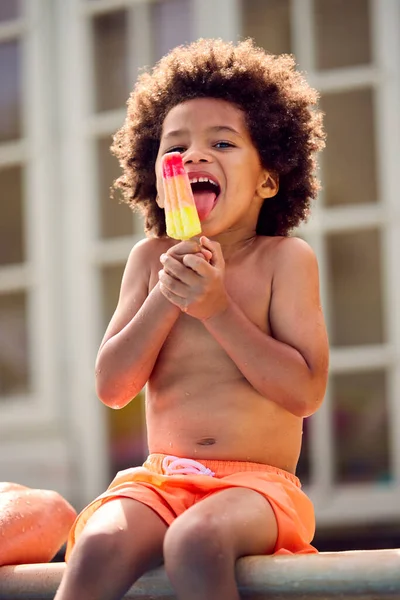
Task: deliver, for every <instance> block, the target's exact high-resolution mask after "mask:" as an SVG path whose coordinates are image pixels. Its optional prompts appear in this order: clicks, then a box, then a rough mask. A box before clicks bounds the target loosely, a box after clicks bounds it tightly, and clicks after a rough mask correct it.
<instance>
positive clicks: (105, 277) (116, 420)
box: [101, 265, 147, 477]
mask: <svg viewBox="0 0 400 600" xmlns="http://www.w3.org/2000/svg"><path fill="white" fill-rule="evenodd" d="M123 272H124V266H123V265H117V266H107V267H103V269H102V274H101V275H102V300H103V322H104V326H103V329H104V330H105V328H106V327H107V325H108V323H109V321H110V319H111V317H112V315H113V313H114V311H115V309H116V306H117V302H118V297H119V290H120V286H121V279H122V275H123ZM101 335H103V332H102V334H101ZM143 401H144V397H143V394H139V395H138V396H137V398H136V399H135V400H134V401H133V402H131V403H130V404H128V405H127V406H126V407H125V408H123V409H121V410H110V411H108V412H107V427H108V439H109V448H110V459H111V460H110V463H111V473H110V477H114V476H115V473H116V472H117V471H121V470H123V469H127V468H128V467H132V466H136V465H140V464H142V463H143V462H144V460H145V458H146V454H147V447H146V443H147V442H146V429H145V425H144V413H143V410H144V408H143Z"/></svg>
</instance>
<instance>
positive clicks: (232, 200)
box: [156, 98, 278, 236]
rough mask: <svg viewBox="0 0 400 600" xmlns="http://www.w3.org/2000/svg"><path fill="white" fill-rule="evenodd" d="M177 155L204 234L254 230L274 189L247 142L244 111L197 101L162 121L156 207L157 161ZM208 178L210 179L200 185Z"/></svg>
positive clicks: (274, 183) (174, 110)
mask: <svg viewBox="0 0 400 600" xmlns="http://www.w3.org/2000/svg"><path fill="white" fill-rule="evenodd" d="M172 151H175V152H181V153H182V158H183V163H184V165H185V169H186V171H187V173H188V174H189V180H190V181H191V182H192V181H193V179H199V178H201V179H202V180H203V181H197V182H193V183H192V190H193V195H194V198H195V202H196V206H197V210H198V212H199V217H200V220H201V221H202V229H203V233H204V234H205V235H207V236H215V235H218V234H219V233H222V232H226V231H230V230H232V231H234V230H237V229H240V230H243V229H244V230H245V231H247V230H249V232H252V231H254V230H255V227H256V224H257V219H258V214H259V211H260V208H261V206H262V204H263V202H264V200H265V198H269V197H272V196H275V194H276V193H277V191H278V184H277V178H276V177H275V176H274V175H273V174H271V173H270V172H269V171H267V170H265V169H264V168H263V167H262V166H261V163H260V158H259V155H258V152H257V150H256V148H255V146H254V144H253V142H252V140H251V138H250V135H249V132H248V130H247V126H246V123H245V118H244V113H243V112H242V111H241V110H240V109H238V108H237V107H236V106H234V105H233V104H231V103H230V102H227V101H225V100H218V99H214V98H196V99H194V100H188V101H186V102H183V103H182V104H178V105H177V106H175V107H174V108H172V109H171V110H170V112H169V113H168V114H167V116H166V117H165V120H164V123H163V128H162V135H161V140H160V148H159V152H158V156H157V161H156V176H157V190H158V203H159V205H160V206H161V207H162V206H163V205H164V192H163V186H162V175H161V157H162V156H163V155H164V154H166V153H167V152H172ZM207 179H211V182H210V181H204V180H207Z"/></svg>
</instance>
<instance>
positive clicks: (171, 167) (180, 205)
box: [162, 152, 201, 240]
mask: <svg viewBox="0 0 400 600" xmlns="http://www.w3.org/2000/svg"><path fill="white" fill-rule="evenodd" d="M162 174H163V186H164V210H165V222H166V226H167V235H168V236H169V237H171V238H174V239H175V240H188V239H189V238H191V237H193V236H194V235H198V234H199V233H201V225H200V219H199V215H198V214H197V209H196V204H195V202H194V198H193V193H192V188H191V187H190V182H189V178H188V175H187V173H186V171H185V168H184V166H183V162H182V156H181V155H180V154H179V152H169V153H168V154H165V155H164V157H163V159H162Z"/></svg>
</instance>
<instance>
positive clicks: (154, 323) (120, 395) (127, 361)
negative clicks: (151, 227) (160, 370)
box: [96, 240, 180, 408]
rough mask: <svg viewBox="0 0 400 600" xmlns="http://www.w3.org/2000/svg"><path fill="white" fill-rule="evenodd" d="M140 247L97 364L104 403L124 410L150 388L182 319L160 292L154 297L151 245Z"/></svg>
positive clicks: (145, 243) (131, 258)
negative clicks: (164, 348) (169, 338)
mask: <svg viewBox="0 0 400 600" xmlns="http://www.w3.org/2000/svg"><path fill="white" fill-rule="evenodd" d="M153 243H154V241H153V240H144V241H142V242H139V244H136V246H135V247H134V248H133V249H132V251H131V253H130V256H129V258H128V261H127V264H126V267H125V271H124V275H123V278H122V283H121V291H120V297H119V301H118V305H117V308H116V311H115V313H114V315H113V317H112V319H111V321H110V324H109V326H108V328H107V331H106V333H105V335H104V338H103V340H102V342H101V345H100V349H99V351H98V355H97V360H96V390H97V394H98V396H99V398H100V400H101V401H102V402H104V404H106V405H107V406H111V407H112V408H122V407H123V406H125V405H126V404H128V402H130V401H131V400H132V398H134V397H135V396H136V395H137V394H138V393H139V392H140V390H141V389H142V388H143V386H144V385H145V384H146V383H147V380H148V379H149V377H150V374H151V372H152V370H153V367H154V364H155V362H156V360H157V357H158V354H159V352H160V349H161V347H162V345H163V343H164V341H165V339H166V338H167V336H168V334H169V333H170V331H171V328H172V327H173V325H174V323H175V322H176V320H177V319H178V317H179V315H180V310H179V308H178V307H176V306H174V305H173V304H171V303H170V302H168V300H166V298H165V297H164V296H163V294H162V293H161V292H160V289H159V287H160V286H159V284H157V285H156V286H155V287H154V288H153V290H152V291H151V292H150V293H149V292H148V287H149V280H150V260H149V254H151V246H150V245H151V244H153Z"/></svg>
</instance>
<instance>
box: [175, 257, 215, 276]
mask: <svg viewBox="0 0 400 600" xmlns="http://www.w3.org/2000/svg"><path fill="white" fill-rule="evenodd" d="M182 262H183V264H184V266H185V267H189V269H190V270H191V271H194V272H195V273H196V274H197V275H200V277H206V276H207V274H209V273H210V268H211V267H210V263H209V262H208V261H206V260H204V257H203V256H202V257H200V256H197V255H196V254H186V255H185V256H184V257H183V259H182Z"/></svg>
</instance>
